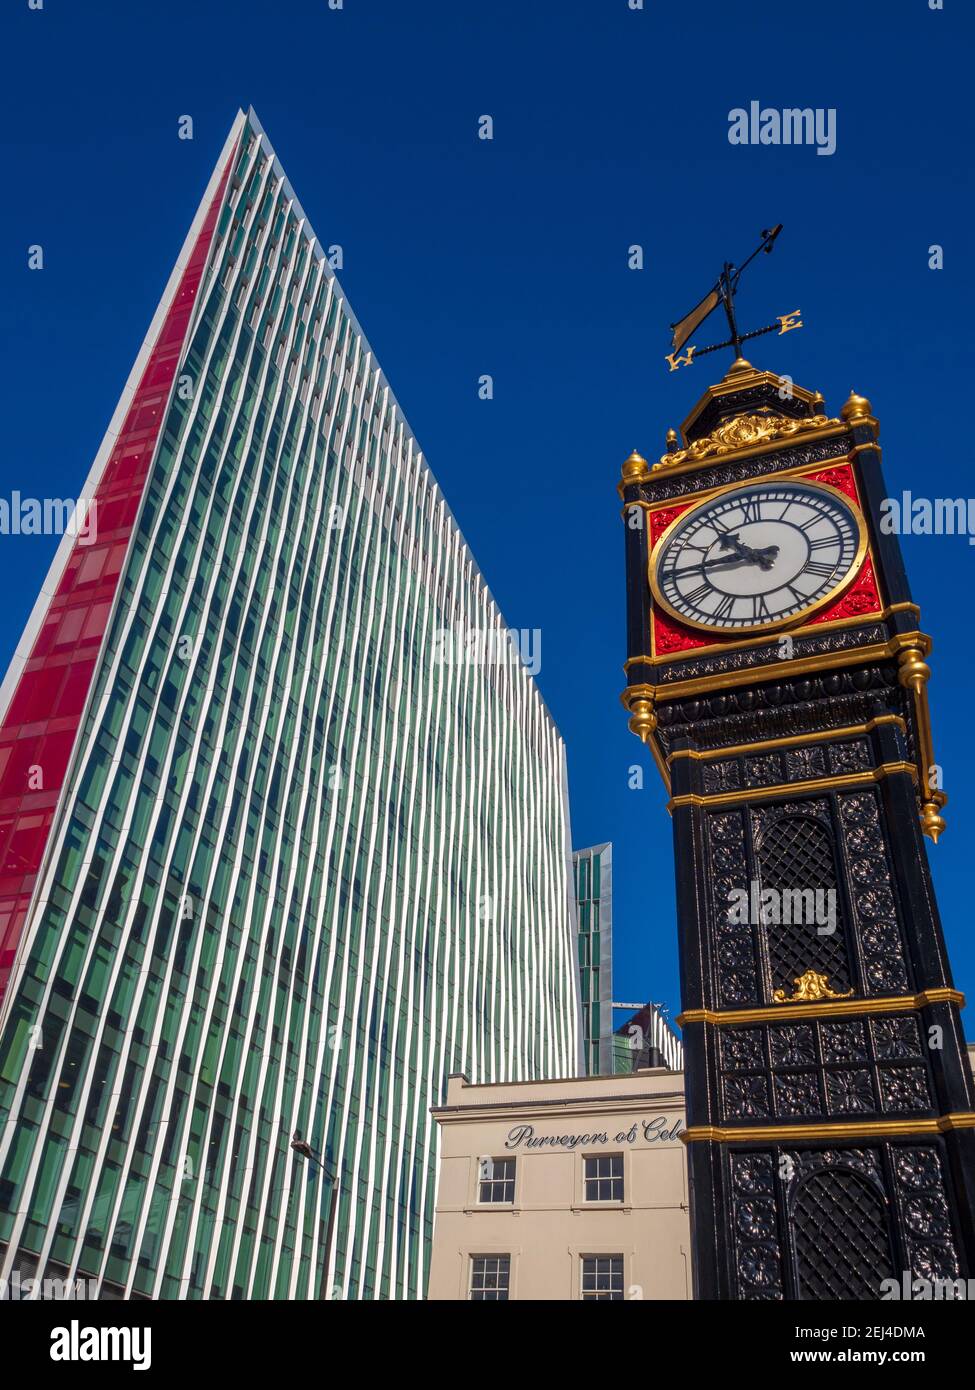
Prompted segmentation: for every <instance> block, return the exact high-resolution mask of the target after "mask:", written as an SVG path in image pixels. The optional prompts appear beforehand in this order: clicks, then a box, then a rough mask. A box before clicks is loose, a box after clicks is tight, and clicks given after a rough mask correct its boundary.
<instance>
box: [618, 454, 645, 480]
mask: <svg viewBox="0 0 975 1390" xmlns="http://www.w3.org/2000/svg"><path fill="white" fill-rule="evenodd" d="M649 476H650V470H649V468H648V467H647V461H646V459H645V458H644V457H643V455H642V454H638V453H637V451H636V450H635V449H634V450H633V452H632V454H630V456H629V458H628V459H626V460H624V463H623V481H624V483H639V482H642V481H643V479H644V478H648V477H649Z"/></svg>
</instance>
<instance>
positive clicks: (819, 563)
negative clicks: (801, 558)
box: [804, 560, 836, 579]
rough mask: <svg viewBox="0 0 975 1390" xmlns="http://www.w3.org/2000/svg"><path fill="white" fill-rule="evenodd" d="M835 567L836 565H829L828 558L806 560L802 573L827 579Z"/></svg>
mask: <svg viewBox="0 0 975 1390" xmlns="http://www.w3.org/2000/svg"><path fill="white" fill-rule="evenodd" d="M835 569H836V566H835V565H831V564H830V563H829V561H828V560H807V561H806V568H805V571H804V573H806V574H816V575H819V576H820V577H821V578H823V579H828V578H829V577H830V575H831V574H833V572H834V571H835Z"/></svg>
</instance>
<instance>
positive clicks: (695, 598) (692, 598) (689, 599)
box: [681, 584, 711, 604]
mask: <svg viewBox="0 0 975 1390" xmlns="http://www.w3.org/2000/svg"><path fill="white" fill-rule="evenodd" d="M709 593H711V585H710V584H699V585H698V586H697V588H696V589H692V590H691V591H690V593H687V594H681V598H682V599H683V600H684V602H685V603H694V604H697V603H700V601H701V599H702V598H703V597H704V595H705V594H709Z"/></svg>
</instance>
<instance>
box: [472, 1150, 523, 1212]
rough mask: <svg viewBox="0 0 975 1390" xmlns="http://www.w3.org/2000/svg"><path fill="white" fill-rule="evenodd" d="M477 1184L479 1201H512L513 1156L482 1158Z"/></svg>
mask: <svg viewBox="0 0 975 1390" xmlns="http://www.w3.org/2000/svg"><path fill="white" fill-rule="evenodd" d="M480 1169H481V1176H480V1180H479V1181H478V1184H477V1200H478V1201H479V1202H513V1201H514V1200H515V1160H514V1159H513V1158H483V1159H481V1162H480Z"/></svg>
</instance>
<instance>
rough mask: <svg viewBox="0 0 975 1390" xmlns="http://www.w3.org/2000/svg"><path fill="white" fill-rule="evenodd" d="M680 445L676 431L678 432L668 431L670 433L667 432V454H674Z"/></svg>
mask: <svg viewBox="0 0 975 1390" xmlns="http://www.w3.org/2000/svg"><path fill="white" fill-rule="evenodd" d="M678 443H679V440H678V438H677V431H676V430H668V431H667V452H668V454H672V453H673V452H674V450H675V449H676V448H677V445H678Z"/></svg>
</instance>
